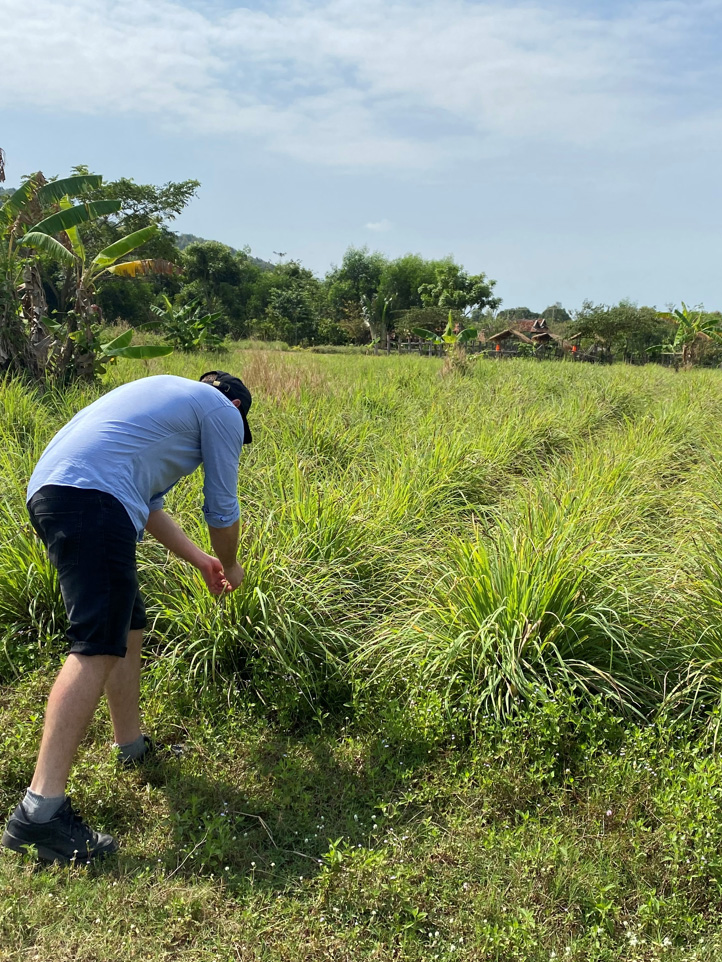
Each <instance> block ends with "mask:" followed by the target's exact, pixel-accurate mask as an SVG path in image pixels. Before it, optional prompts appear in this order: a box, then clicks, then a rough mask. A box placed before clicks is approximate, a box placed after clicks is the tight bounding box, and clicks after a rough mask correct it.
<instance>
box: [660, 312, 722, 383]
mask: <svg viewBox="0 0 722 962" xmlns="http://www.w3.org/2000/svg"><path fill="white" fill-rule="evenodd" d="M660 316H661V317H664V318H665V319H667V320H671V321H673V322H674V323H675V324H676V325H677V330H676V332H675V336H674V340H673V341H672V343H671V344H665V345H663V348H662V349H663V350H664V351H666V352H667V353H670V354H672V356H673V357H674V358H675V364H677V363H678V360H679V359H681V362H682V366H683V367H691V366H692V363H693V361H694V360H695V345H697V346H700V345H701V344H702V343H703V342H705V341H707V342H709V341H717V343H718V344H722V329H721V327H720V319H719V318H718V317H714V316H710V315H709V314H705V312H704V311H693V310H690V309H689V308H688V307H687V305H686V304H685V303H684V301H682V310H681V311H680V310H674V311H672V313H671V314H662V315H660Z"/></svg>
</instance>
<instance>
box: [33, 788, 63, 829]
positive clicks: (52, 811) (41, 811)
mask: <svg viewBox="0 0 722 962" xmlns="http://www.w3.org/2000/svg"><path fill="white" fill-rule="evenodd" d="M64 801H65V795H47V796H46V795H38V793H37V792H33V791H32V790H31V789H28V790H27V792H26V793H25V798H24V799H23V808H24V809H25V811H26V813H27V816H28V818H29V819H30V821H31V822H49V821H50V819H51V818H54V817H55V815H56V814H57V811H58V809H59V808H60V806H61V805H62V804H63V802H64Z"/></svg>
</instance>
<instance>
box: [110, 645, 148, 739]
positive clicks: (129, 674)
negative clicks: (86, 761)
mask: <svg viewBox="0 0 722 962" xmlns="http://www.w3.org/2000/svg"><path fill="white" fill-rule="evenodd" d="M142 645H143V629H142V628H141V629H139V630H137V631H129V632H128V648H127V651H126V653H125V658H118V659H116V660H115V661H116V663H115V665H114V666H113V668H112V671H111V672H110V674H109V675H108V677H107V679H106V682H105V696H106V698H107V699H108V708H109V709H110V718H111V721H112V722H113V732H114V735H115V741H116V743H117V744H118V745H129V744H130V743H131V742H134V741H136V739H138V738H140V737H141V730H140V651H141V647H142Z"/></svg>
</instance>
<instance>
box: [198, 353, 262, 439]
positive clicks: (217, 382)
mask: <svg viewBox="0 0 722 962" xmlns="http://www.w3.org/2000/svg"><path fill="white" fill-rule="evenodd" d="M211 376H212V377H213V380H211ZM198 380H199V381H205V382H206V383H207V384H212V385H213V387H215V388H217V389H218V390H219V391H220V392H221V394H225V396H226V397H227V398H228V400H229V401H240V402H241V406H240V412H241V417H242V418H243V443H244V444H250V443H251V441H252V440H253V437H252V435H251V429H250V428H249V427H248V421H247V420H246V415H247V414H248V412H249V411H250V409H251V392H250V391H249V390H248V388H247V387H246V385H245V384H244V383H243V381H242V380H241V379H240V378H239V377H234V376H233V375H232V374H228V373H227V372H226V371H206V373H205V374H201V376H200V378H199V379H198Z"/></svg>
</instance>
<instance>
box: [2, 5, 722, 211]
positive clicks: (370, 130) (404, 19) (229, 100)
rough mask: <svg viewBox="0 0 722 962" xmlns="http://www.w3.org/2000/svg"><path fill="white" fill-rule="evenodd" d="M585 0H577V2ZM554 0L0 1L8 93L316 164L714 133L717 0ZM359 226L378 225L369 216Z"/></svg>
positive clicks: (426, 159) (434, 160)
mask: <svg viewBox="0 0 722 962" xmlns="http://www.w3.org/2000/svg"><path fill="white" fill-rule="evenodd" d="M588 7H589V5H588V4H587V5H586V9H588ZM583 9H584V8H583V6H582V4H580V3H578V4H577V6H576V7H575V6H574V5H573V4H572V3H571V2H566V3H564V2H563V0H557V2H547V3H540V2H538V3H533V2H532V3H529V2H524V0H516V2H512V3H504V2H502V0H490V2H486V0H483V2H477V0H416V2H411V0H388V2H383V0H365V2H364V3H363V4H359V3H357V2H353V3H352V2H351V0H317V2H310V0H278V2H276V3H269V4H267V5H266V6H265V8H264V9H263V10H257V9H251V8H245V7H242V6H239V7H237V8H235V9H232V10H230V11H228V10H226V11H223V10H218V9H217V8H215V7H214V6H211V5H207V6H203V7H200V8H196V9H191V8H189V7H186V6H184V5H183V4H182V3H180V2H174V0H125V2H124V3H123V4H122V6H121V5H118V4H117V3H114V2H112V0H64V2H63V3H57V0H36V3H35V4H34V6H33V38H32V58H31V59H29V58H28V46H27V5H26V3H25V2H24V0H5V2H4V4H3V28H4V30H3V35H2V39H0V62H2V63H3V71H2V73H3V100H4V101H5V102H6V103H12V104H13V105H14V106H15V107H19V108H25V109H28V108H30V109H32V108H41V109H44V110H52V111H57V112H60V113H65V112H83V113H86V114H89V115H101V114H102V115H108V114H110V115H115V114H118V113H130V114H142V115H145V116H149V115H150V116H153V117H155V118H157V119H158V121H159V122H160V123H165V124H168V125H171V126H173V127H180V128H181V129H183V130H187V131H188V132H189V133H190V134H191V135H192V136H196V137H198V136H203V135H204V134H212V135H214V136H216V135H231V136H234V137H236V138H239V137H240V138H241V141H242V142H243V141H245V142H247V143H248V144H249V146H250V144H251V143H253V144H256V143H259V142H260V143H262V144H263V145H265V146H267V147H269V148H271V149H272V150H275V151H277V152H281V153H285V154H288V155H291V156H293V157H296V158H298V159H301V160H304V161H308V162H310V163H314V164H319V163H320V164H327V165H330V166H347V167H368V166H380V167H389V168H399V169H409V168H422V169H423V168H433V167H435V166H437V165H439V164H440V162H441V161H442V159H443V158H444V157H445V156H448V155H449V154H451V155H453V156H456V157H459V156H467V157H468V156H472V157H477V158H483V157H485V156H489V155H492V154H493V155H500V154H501V155H503V154H504V153H506V152H509V151H510V150H512V151H513V150H529V149H544V148H545V146H549V145H553V146H554V147H555V148H556V147H560V146H561V147H565V146H566V147H569V148H579V147H581V148H595V149H600V150H609V149H610V145H611V146H612V148H613V149H614V150H622V151H624V150H625V149H627V148H629V147H630V146H632V147H637V148H638V147H640V146H643V145H648V146H649V147H652V146H653V145H654V146H655V148H657V149H659V147H660V146H661V145H664V144H665V143H674V141H675V138H678V137H679V135H680V133H681V132H682V131H683V130H684V132H685V135H686V136H689V133H690V128H691V131H692V134H693V135H694V133H695V132H696V131H699V132H701V134H702V136H704V137H705V138H706V139H707V141H710V142H714V143H718V142H719V140H720V131H721V130H722V118H721V116H720V112H719V110H718V108H717V107H716V106H715V105H714V103H712V98H711V97H710V98H709V101H710V102H709V103H707V100H706V95H705V91H706V90H708V89H709V90H713V89H718V86H719V80H720V78H719V73H720V70H719V68H718V67H717V66H716V59H715V58H713V57H709V58H701V57H696V58H690V59H688V60H687V59H685V57H684V56H680V51H683V50H684V49H686V48H687V47H689V46H690V45H692V44H694V43H696V42H698V41H699V40H700V38H703V37H704V36H705V33H706V34H707V35H709V34H710V32H712V33H714V31H715V30H719V28H720V21H722V0H687V2H684V3H683V2H679V0H646V2H645V0H638V2H637V3H632V4H627V5H626V6H624V7H623V10H622V12H620V13H618V14H617V15H611V14H606V15H605V16H601V15H594V14H592V13H588V12H587V13H585V12H583ZM369 229H374V228H372V227H370V228H369Z"/></svg>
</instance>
